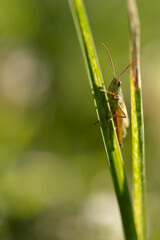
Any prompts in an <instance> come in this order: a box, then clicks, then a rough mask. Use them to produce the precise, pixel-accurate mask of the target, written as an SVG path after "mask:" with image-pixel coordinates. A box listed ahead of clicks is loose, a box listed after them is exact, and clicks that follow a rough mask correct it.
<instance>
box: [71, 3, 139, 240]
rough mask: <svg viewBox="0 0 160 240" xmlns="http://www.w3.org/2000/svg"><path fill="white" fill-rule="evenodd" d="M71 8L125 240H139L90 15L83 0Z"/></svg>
mask: <svg viewBox="0 0 160 240" xmlns="http://www.w3.org/2000/svg"><path fill="white" fill-rule="evenodd" d="M69 5H70V8H71V12H72V15H73V20H74V23H75V26H76V30H77V34H78V38H79V41H80V46H81V49H82V53H83V57H84V61H85V66H86V69H87V72H88V76H89V80H90V85H91V90H92V94H93V97H94V102H95V106H96V112H97V116H98V120H99V122H100V128H101V133H102V138H103V142H104V147H105V151H106V155H107V157H108V163H109V168H110V171H111V175H112V179H113V183H114V188H115V192H116V196H117V200H118V203H119V208H120V213H121V217H122V223H123V229H124V233H125V237H126V239H127V240H135V239H137V237H136V231H135V225H134V219H133V211H132V204H131V199H130V194H129V190H128V186H127V181H126V176H125V172H124V166H123V159H122V155H121V150H120V147H119V143H118V140H117V135H116V132H115V129H114V125H113V121H109V119H110V116H111V113H110V108H109V104H108V102H107V101H106V100H107V96H106V95H105V94H103V93H102V92H100V91H99V89H102V88H104V82H103V79H102V74H101V71H100V67H99V63H98V59H97V55H96V51H95V47H94V42H93V38H92V35H91V31H90V27H89V24H88V20H87V15H86V11H85V9H84V5H83V3H82V1H81V0H69Z"/></svg>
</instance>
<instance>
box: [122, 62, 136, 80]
mask: <svg viewBox="0 0 160 240" xmlns="http://www.w3.org/2000/svg"><path fill="white" fill-rule="evenodd" d="M134 63H136V61H134V62H133V63H130V64H129V65H128V66H127V67H126V68H125V69H124V70H123V72H122V73H121V74H120V75H119V76H118V77H117V78H120V77H121V76H122V75H123V73H124V72H125V71H126V70H127V69H128V68H129V67H130V66H132V65H133V64H134Z"/></svg>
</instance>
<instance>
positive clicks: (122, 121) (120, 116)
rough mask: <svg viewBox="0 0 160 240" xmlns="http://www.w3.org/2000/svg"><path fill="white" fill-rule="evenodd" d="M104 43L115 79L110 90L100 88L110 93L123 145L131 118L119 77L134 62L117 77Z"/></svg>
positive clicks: (118, 133) (112, 109)
mask: <svg viewBox="0 0 160 240" xmlns="http://www.w3.org/2000/svg"><path fill="white" fill-rule="evenodd" d="M102 45H103V47H104V48H105V50H106V51H107V54H108V56H109V60H110V62H111V65H112V70H113V80H112V82H111V83H110V85H109V88H108V91H106V90H103V89H100V91H101V92H105V93H107V95H108V101H109V104H110V108H111V113H112V115H111V117H113V121H114V124H115V127H116V132H117V136H118V141H119V144H120V146H122V145H123V141H122V139H123V137H125V136H126V134H127V130H126V128H128V127H129V118H128V113H127V109H126V105H125V102H124V98H123V93H122V88H121V81H120V79H119V78H120V77H121V76H122V74H123V73H124V72H125V71H126V70H127V69H128V68H129V67H130V66H131V65H132V64H129V65H128V66H127V67H126V68H125V69H124V70H123V72H122V73H121V74H120V75H119V76H118V77H115V69H114V65H113V61H112V58H111V55H110V53H109V51H108V49H107V47H106V46H105V45H104V44H103V43H102Z"/></svg>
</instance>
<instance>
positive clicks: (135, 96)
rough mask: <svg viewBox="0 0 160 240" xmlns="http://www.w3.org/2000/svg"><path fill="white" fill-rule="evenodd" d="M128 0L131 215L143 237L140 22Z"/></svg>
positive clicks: (144, 188)
mask: <svg viewBox="0 0 160 240" xmlns="http://www.w3.org/2000/svg"><path fill="white" fill-rule="evenodd" d="M127 1H128V12H129V23H130V58H131V62H133V61H136V67H134V66H132V67H131V78H130V80H131V116H132V158H133V188H134V217H135V224H136V230H137V235H138V239H140V240H145V239H146V193H145V192H146V191H145V190H146V186H145V185H146V181H145V156H144V122H143V106H142V89H141V73H140V23H139V17H138V11H137V6H136V1H135V0H127Z"/></svg>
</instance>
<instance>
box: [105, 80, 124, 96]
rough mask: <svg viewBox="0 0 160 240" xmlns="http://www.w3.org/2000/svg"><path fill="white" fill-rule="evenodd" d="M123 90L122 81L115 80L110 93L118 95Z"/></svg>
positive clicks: (110, 87)
mask: <svg viewBox="0 0 160 240" xmlns="http://www.w3.org/2000/svg"><path fill="white" fill-rule="evenodd" d="M120 89H121V81H120V79H119V78H114V79H113V80H112V82H111V84H110V86H109V88H108V90H109V91H110V92H113V93H115V94H118V93H119V91H120Z"/></svg>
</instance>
